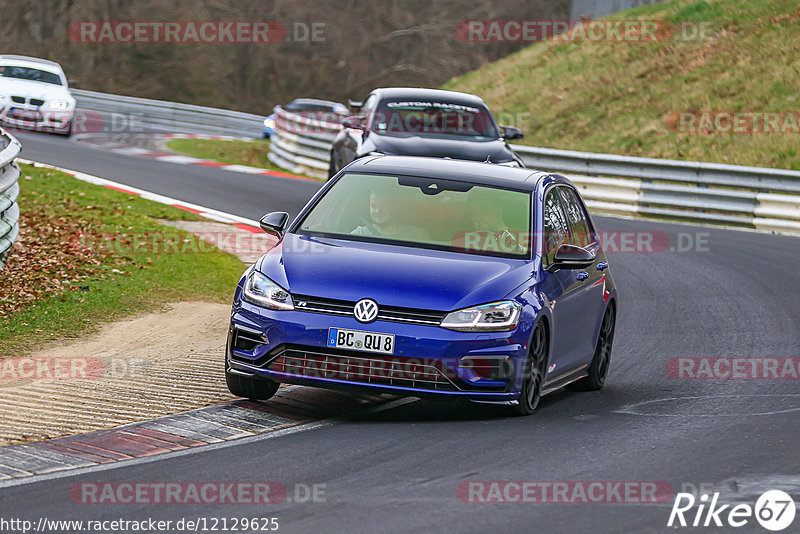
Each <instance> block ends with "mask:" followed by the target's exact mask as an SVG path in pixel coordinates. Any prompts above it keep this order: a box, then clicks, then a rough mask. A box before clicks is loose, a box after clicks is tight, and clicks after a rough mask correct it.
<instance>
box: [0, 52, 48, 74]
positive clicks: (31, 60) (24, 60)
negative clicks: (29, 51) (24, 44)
mask: <svg viewBox="0 0 800 534" xmlns="http://www.w3.org/2000/svg"><path fill="white" fill-rule="evenodd" d="M0 61H14V62H17V63H30V64H36V65H38V66H47V67H51V68H56V69H58V70H59V71H62V69H61V65H59V64H58V63H56V62H55V61H50V60H47V59H41V58H38V57H30V56H16V55H13V54H6V55H0Z"/></svg>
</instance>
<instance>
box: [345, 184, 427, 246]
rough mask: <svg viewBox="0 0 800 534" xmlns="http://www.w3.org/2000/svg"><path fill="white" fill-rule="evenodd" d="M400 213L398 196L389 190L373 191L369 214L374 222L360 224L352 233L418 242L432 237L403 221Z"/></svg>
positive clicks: (370, 195)
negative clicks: (393, 195)
mask: <svg viewBox="0 0 800 534" xmlns="http://www.w3.org/2000/svg"><path fill="white" fill-rule="evenodd" d="M400 213H401V203H400V202H398V200H397V198H392V195H390V194H389V193H388V192H378V191H372V192H370V194H369V215H370V219H372V223H371V224H366V225H363V226H358V227H357V228H356V229H355V230H353V231H352V232H350V234H351V235H360V236H369V237H388V238H392V239H402V240H404V241H417V242H420V241H422V242H425V241H428V240H429V239H430V237H429V236H428V233H427V232H425V230H423V229H421V228H419V227H417V226H412V225H410V224H405V223H403V222H401V221H400V220H399V219H400ZM365 222H366V221H365Z"/></svg>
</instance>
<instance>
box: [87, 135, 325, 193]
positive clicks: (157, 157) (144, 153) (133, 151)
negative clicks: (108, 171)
mask: <svg viewBox="0 0 800 534" xmlns="http://www.w3.org/2000/svg"><path fill="white" fill-rule="evenodd" d="M153 135H154V136H155V137H162V138H166V139H211V140H223V141H234V140H238V141H252V139H247V138H244V137H229V136H224V135H200V134H166V135H160V134H153ZM79 139H88V140H90V139H92V136H86V137H83V138H79ZM86 144H87V145H89V146H91V147H94V148H98V149H101V150H104V151H106V152H113V153H115V154H122V155H125V156H134V157H140V158H146V159H150V160H154V161H161V162H164V163H177V164H179V165H197V166H200V167H212V168H217V169H220V170H223V171H229V172H238V173H244V174H259V175H263V176H274V177H277V178H291V179H294V180H311V181H313V182H318V181H319V180H317V179H316V178H310V177H308V176H300V175H297V174H289V173H286V172H280V171H273V170H270V169H263V168H260V167H251V166H249V165H233V164H229V163H220V162H219V161H214V160H210V159H201V158H195V157H192V156H186V155H183V154H176V153H174V152H158V151H154V150H150V149H147V148H141V147H137V146H129V145H125V144H122V143H117V142H115V141H102V140H101V141H99V142H93V141H87V142H86Z"/></svg>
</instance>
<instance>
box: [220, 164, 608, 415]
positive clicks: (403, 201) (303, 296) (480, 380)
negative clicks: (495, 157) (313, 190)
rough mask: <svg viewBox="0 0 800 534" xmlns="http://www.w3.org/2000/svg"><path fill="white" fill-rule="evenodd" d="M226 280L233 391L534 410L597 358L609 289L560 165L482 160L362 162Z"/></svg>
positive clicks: (602, 356) (582, 377)
mask: <svg viewBox="0 0 800 534" xmlns="http://www.w3.org/2000/svg"><path fill="white" fill-rule="evenodd" d="M288 219H289V218H288V215H287V214H286V213H282V212H279V213H270V214H267V215H265V216H264V217H263V218H262V219H261V226H262V228H263V229H264V230H265V231H266V232H268V233H271V234H274V235H275V236H276V237H278V239H279V240H278V242H277V244H276V245H275V246H274V247H273V248H272V249H270V250H269V251H268V252H267V253H266V254H264V256H262V257H261V258H260V259H259V261H257V262H256V263H255V264H254V265H253V266H251V267H250V268H249V269H248V270H247V271H246V272H245V273H244V275H243V276H242V278H241V280H240V281H239V284H238V286H237V287H236V293H235V297H234V303H233V310H232V314H231V324H230V330H229V333H228V343H227V350H226V362H225V370H226V378H227V384H228V388H229V389H230V391H231V393H233V394H234V395H237V396H242V397H249V398H251V399H262V400H263V399H268V398H270V397H271V396H272V395H273V394H274V393H275V392H276V391H277V389H278V385H279V384H280V383H281V382H284V383H292V384H301V385H307V386H316V387H325V388H335V389H346V388H351V389H352V388H354V389H361V390H362V391H372V392H382V393H391V394H397V395H408V396H415V397H435V398H451V399H466V400H471V401H482V402H494V403H502V404H506V405H508V406H509V409H510V410H512V411H513V412H514V413H518V414H520V415H526V414H530V413H532V412H533V411H534V409H535V408H536V406H537V404H538V402H539V399H540V397H541V396H542V395H545V394H547V393H549V392H552V391H555V390H557V389H559V388H562V387H565V386H566V387H569V388H570V389H579V390H597V389H600V388H601V387H602V386H603V383H604V382H605V380H606V376H607V373H608V369H609V362H610V357H611V347H612V343H613V341H614V327H615V323H616V320H615V319H616V311H617V290H616V287H615V285H614V281H613V279H612V277H611V273H610V270H609V266H608V262H607V260H606V257H605V254H604V253H603V250H602V247H601V245H600V243H599V241H598V235H597V232H596V231H595V227H594V224H593V223H592V220H591V218H590V217H589V214H588V212H587V210H586V207H585V206H584V204H583V201H582V200H581V197H580V195H579V194H578V192H577V190H576V189H575V188H574V187H573V186H572V184H571V183H570V182H569V180H567V179H566V178H564V177H563V176H559V175H556V174H549V173H543V172H534V171H531V170H529V169H523V168H511V167H505V166H501V165H493V164H490V163H478V162H467V161H455V160H447V159H435V158H419V157H404V156H374V157H365V158H361V159H359V160H357V161H355V162H353V163H351V164H349V165H348V166H346V167H345V168H344V169H342V170H341V171H340V172H339V173H338V174H337V175H336V176H335V177H334V178H333V179H332V180H331V181H330V182H328V183H327V184H326V185H325V186H324V187H323V188H322V189H321V190H320V191H319V192H318V193H317V194H316V195H315V196H314V198H312V199H311V201H310V202H309V203H308V205H306V207H305V208H303V210H302V211H301V212H300V214H299V215H298V216H297V218H296V219H295V220H294V221H293V222H292V223H291V224H289V220H288Z"/></svg>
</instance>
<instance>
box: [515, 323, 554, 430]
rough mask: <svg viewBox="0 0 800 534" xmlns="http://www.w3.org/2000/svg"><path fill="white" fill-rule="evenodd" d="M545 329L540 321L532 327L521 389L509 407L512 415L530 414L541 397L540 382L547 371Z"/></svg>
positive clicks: (542, 381) (541, 382)
mask: <svg viewBox="0 0 800 534" xmlns="http://www.w3.org/2000/svg"><path fill="white" fill-rule="evenodd" d="M547 349H548V344H547V331H546V330H545V327H544V324H542V323H541V322H540V323H538V324H537V325H536V327H535V328H534V329H533V335H532V336H531V348H530V352H529V353H528V361H527V362H526V363H525V377H524V379H523V381H522V391H520V393H519V397H517V405H516V406H512V407H511V413H512V415H531V414H532V413H533V412H534V411H535V410H536V407H537V406H538V405H539V399H541V397H542V384H543V383H544V377H545V373H546V371H547Z"/></svg>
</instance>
